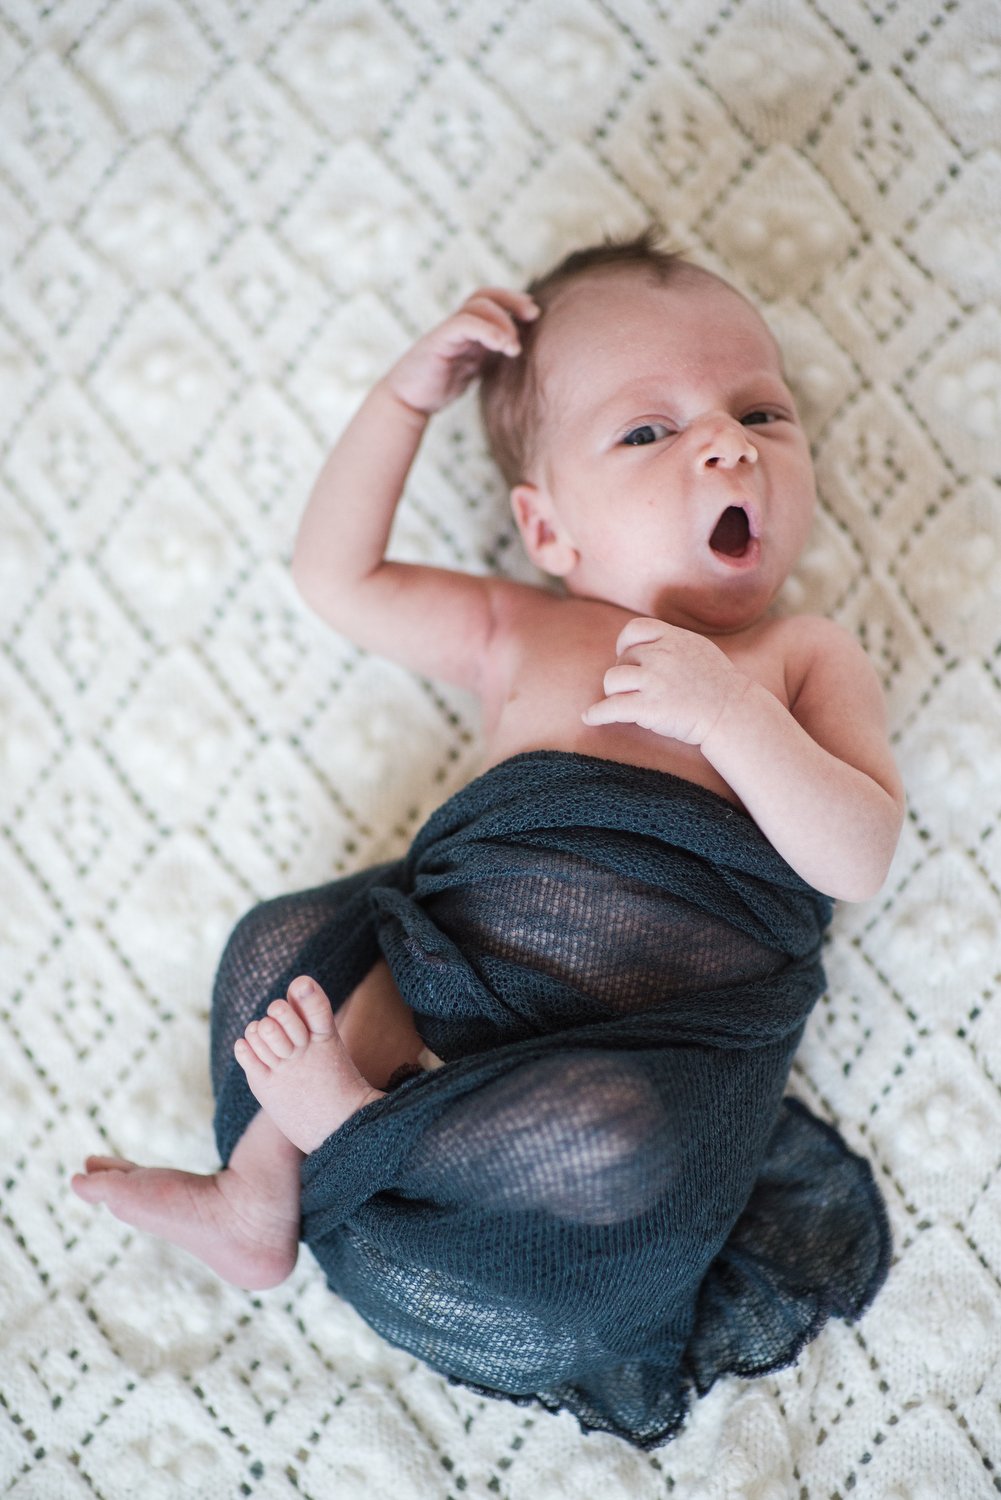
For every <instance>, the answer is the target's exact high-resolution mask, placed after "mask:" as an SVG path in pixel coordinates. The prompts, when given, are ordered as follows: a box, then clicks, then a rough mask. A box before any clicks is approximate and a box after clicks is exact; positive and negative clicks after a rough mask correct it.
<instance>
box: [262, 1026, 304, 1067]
mask: <svg viewBox="0 0 1001 1500" xmlns="http://www.w3.org/2000/svg"><path fill="white" fill-rule="evenodd" d="M257 1035H258V1037H259V1039H260V1040H261V1041H262V1042H263V1043H264V1045H265V1047H268V1048H270V1050H271V1052H272V1053H273V1054H274V1056H275V1057H276V1058H277V1059H278V1060H279V1061H280V1062H282V1061H284V1060H285V1058H287V1057H291V1056H292V1053H293V1052H294V1051H295V1044H294V1043H293V1042H292V1041H291V1040H290V1038H289V1035H288V1033H287V1032H286V1030H285V1028H284V1026H281V1025H279V1023H278V1022H277V1021H276V1020H275V1019H274V1017H273V1016H270V1015H268V1016H264V1017H262V1019H261V1020H260V1021H259V1022H258V1025H257ZM264 1061H267V1059H266V1058H265V1059H264Z"/></svg>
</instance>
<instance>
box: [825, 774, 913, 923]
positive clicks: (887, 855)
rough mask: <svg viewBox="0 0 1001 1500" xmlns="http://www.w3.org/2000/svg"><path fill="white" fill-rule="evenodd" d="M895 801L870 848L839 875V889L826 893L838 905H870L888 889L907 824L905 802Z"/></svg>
mask: <svg viewBox="0 0 1001 1500" xmlns="http://www.w3.org/2000/svg"><path fill="white" fill-rule="evenodd" d="M892 800H893V806H892V808H888V809H887V811H886V816H885V817H884V818H883V819H881V820H880V823H879V824H878V825H877V826H875V827H874V828H873V829H872V836H871V838H870V839H869V840H868V842H867V846H866V847H865V848H863V849H859V850H857V851H856V858H855V859H854V860H853V861H852V863H851V866H850V868H848V869H846V870H843V871H839V872H838V878H837V880H836V882H833V883H834V884H836V886H837V889H835V890H830V891H828V892H827V893H826V894H827V895H829V896H832V897H833V898H834V900H835V901H871V900H872V899H873V898H874V897H875V896H878V895H879V893H880V891H881V890H882V889H883V887H884V886H885V884H886V881H887V878H888V876H889V874H890V868H891V866H892V864H893V857H894V855H895V854H896V852H897V844H898V842H899V840H900V830H901V828H902V826H903V820H904V804H903V800H902V799H900V800H899V801H898V800H897V799H892Z"/></svg>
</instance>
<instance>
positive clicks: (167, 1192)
mask: <svg viewBox="0 0 1001 1500" xmlns="http://www.w3.org/2000/svg"><path fill="white" fill-rule="evenodd" d="M301 1160H302V1156H301V1154H300V1152H299V1151H298V1150H297V1149H296V1148H295V1146H293V1145H292V1143H291V1142H290V1141H289V1140H287V1139H286V1137H285V1136H284V1135H283V1134H282V1133H281V1131H279V1129H278V1127H277V1126H276V1125H274V1124H273V1123H272V1121H271V1120H270V1119H269V1118H268V1116H267V1115H266V1114H264V1113H261V1114H258V1115H255V1116H254V1118H253V1120H251V1122H250V1124H249V1125H248V1127H247V1129H246V1130H245V1131H244V1133H243V1135H242V1136H241V1138H240V1140H239V1141H238V1142H237V1145H236V1149H235V1150H234V1152H233V1155H232V1157H231V1158H230V1162H229V1166H228V1167H225V1168H223V1170H222V1171H220V1172H214V1173H212V1174H211V1175H209V1176H202V1175H200V1174H198V1173H196V1172H180V1171H176V1170H174V1169H173V1168H171V1167H138V1166H136V1165H135V1163H134V1162H130V1161H122V1160H121V1159H120V1158H118V1157H107V1156H90V1157H88V1158H87V1161H86V1164H85V1166H86V1170H85V1171H84V1172H81V1173H77V1175H76V1176H74V1177H73V1178H72V1179H71V1183H70V1185H71V1187H72V1189H73V1191H74V1192H75V1193H76V1195H77V1197H79V1198H83V1199H84V1200H85V1202H87V1203H104V1204H106V1205H107V1206H108V1208H109V1209H110V1210H111V1212H112V1213H113V1214H114V1215H115V1217H116V1218H118V1219H124V1221H125V1223H126V1224H132V1225H134V1226H135V1228H136V1229H142V1230H145V1231H146V1232H147V1233H149V1234H155V1235H159V1237H160V1238H161V1239H165V1240H169V1241H170V1243H171V1244H173V1245H179V1246H180V1247H181V1249H182V1250H188V1251H190V1253H191V1254H192V1255H196V1256H197V1257H198V1258H199V1260H202V1261H204V1262H205V1264H206V1265H207V1266H210V1267H211V1269H212V1270H213V1271H215V1272H216V1273H217V1274H218V1275H220V1276H222V1277H223V1278H224V1280H226V1281H229V1282H232V1283H233V1285H234V1286H241V1287H246V1288H247V1290H248V1291H260V1290H263V1289H264V1288H265V1287H270V1286H277V1285H278V1283H279V1282H281V1281H284V1280H285V1278H286V1277H287V1276H288V1275H289V1274H290V1273H291V1271H292V1268H293V1266H294V1265H295V1263H296V1259H297V1257H298V1253H299V1163H300V1162H301Z"/></svg>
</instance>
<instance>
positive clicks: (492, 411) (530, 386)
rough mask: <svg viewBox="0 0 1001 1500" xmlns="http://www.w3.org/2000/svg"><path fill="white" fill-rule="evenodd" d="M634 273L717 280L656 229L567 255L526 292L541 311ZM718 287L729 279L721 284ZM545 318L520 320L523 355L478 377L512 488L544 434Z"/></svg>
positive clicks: (493, 361)
mask: <svg viewBox="0 0 1001 1500" xmlns="http://www.w3.org/2000/svg"><path fill="white" fill-rule="evenodd" d="M602 272H603V273H605V274H606V275H607V274H608V273H612V274H615V273H620V274H622V275H625V276H636V277H638V278H640V279H641V280H643V281H646V282H648V283H650V284H652V285H654V286H664V287H666V286H672V285H673V286H677V287H679V288H680V287H683V286H684V285H685V284H686V282H687V283H688V284H691V281H692V280H695V279H697V278H699V277H703V278H706V279H707V280H712V281H718V280H719V278H718V277H715V276H713V274H712V272H711V271H705V270H703V269H702V267H701V266H695V265H693V264H692V263H691V262H690V261H686V260H685V259H684V258H683V257H682V256H681V255H680V254H678V253H677V252H676V251H673V250H664V249H661V248H660V247H659V246H658V244H657V239H656V234H655V231H654V230H653V229H652V228H651V229H647V230H645V231H644V232H643V233H642V234H640V235H637V236H636V237H635V238H634V239H629V240H625V239H623V240H611V239H609V240H604V241H602V242H601V243H600V244H597V245H588V246H586V247H584V248H583V249H581V250H574V251H572V252H571V253H570V254H569V255H565V256H564V257H563V259H562V260H560V261H559V262H558V263H557V264H556V265H554V266H552V267H551V268H550V269H549V270H548V271H546V272H544V273H543V274H542V275H541V276H537V277H536V278H535V279H534V281H530V282H529V284H528V286H527V287H526V288H525V290H526V291H527V292H528V294H529V295H530V296H531V297H532V298H533V300H534V301H535V302H536V304H537V306H538V308H539V310H540V312H542V313H545V312H547V311H548V310H549V309H550V308H551V307H553V306H554V305H555V304H556V303H557V302H558V301H559V300H560V298H561V296H562V295H563V294H564V293H566V292H567V291H568V290H569V289H570V288H571V287H574V286H577V285H578V284H580V283H581V282H583V281H584V280H585V278H587V279H588V282H589V285H591V286H594V287H597V281H596V278H597V276H598V274H599V273H602ZM719 284H720V285H725V283H723V282H720V283H719ZM547 326H548V325H547V323H546V322H544V321H541V320H540V321H536V322H535V323H523V324H521V328H520V333H521V349H522V352H521V356H520V358H518V359H506V358H504V357H503V356H502V355H494V356H493V357H492V358H490V359H488V361H487V363H486V366H485V368H484V371H483V375H482V378H481V380H480V411H481V413H482V417H483V425H484V427H485V429H486V434H487V442H488V443H489V445H490V452H491V454H492V456H493V458H494V461H495V463H496V464H497V467H498V468H499V469H500V471H501V473H502V474H503V476H504V478H505V479H506V480H507V483H508V484H509V485H510V486H511V487H512V488H513V487H514V486H515V485H516V484H519V483H520V482H521V481H522V480H524V479H527V478H528V477H529V474H530V473H531V470H532V467H533V465H534V463H535V461H536V458H537V456H538V447H539V443H540V440H541V439H542V436H543V425H544V424H543V417H544V414H545V406H546V396H545V389H544V385H543V380H542V372H541V369H540V360H539V344H540V334H541V332H542V330H543V329H544V328H545V327H547Z"/></svg>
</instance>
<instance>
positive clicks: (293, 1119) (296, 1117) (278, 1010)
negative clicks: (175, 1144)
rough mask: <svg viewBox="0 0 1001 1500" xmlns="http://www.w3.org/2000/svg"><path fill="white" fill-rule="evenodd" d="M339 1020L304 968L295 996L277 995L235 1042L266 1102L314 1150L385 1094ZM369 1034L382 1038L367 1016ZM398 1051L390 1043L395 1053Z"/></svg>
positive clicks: (288, 1131)
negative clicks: (362, 1067)
mask: <svg viewBox="0 0 1001 1500" xmlns="http://www.w3.org/2000/svg"><path fill="white" fill-rule="evenodd" d="M355 994H356V995H357V994H358V992H357V991H356V992H355ZM401 1003H402V1002H401ZM339 1020H340V1017H338V1021H336V1022H335V1020H334V1013H333V1010H332V1009H331V1006H330V1001H329V1000H328V999H327V996H326V995H325V994H324V992H323V990H321V989H320V987H319V985H318V984H316V982H315V981H314V980H312V979H309V978H307V977H306V976H305V975H303V976H302V977H301V978H299V979H296V980H294V981H293V982H292V984H291V985H290V987H289V992H288V999H286V1000H275V1001H273V1002H272V1003H271V1005H270V1006H269V1007H268V1013H267V1015H266V1016H264V1017H262V1019H261V1020H260V1021H251V1023H250V1025H249V1026H248V1027H247V1030H246V1034H245V1035H244V1036H243V1037H242V1038H240V1040H238V1041H237V1043H236V1045H235V1047H234V1053H235V1056H236V1060H237V1062H238V1063H239V1064H240V1066H241V1068H242V1069H243V1070H244V1072H245V1073H246V1075H247V1083H248V1085H249V1087H250V1090H251V1092H252V1093H253V1095H254V1097H255V1098H256V1099H257V1101H258V1103H259V1104H260V1106H261V1108H262V1110H264V1112H265V1113H266V1114H267V1115H268V1116H269V1117H270V1118H271V1120H272V1121H273V1122H274V1123H275V1125H276V1126H277V1127H278V1129H279V1130H280V1131H281V1132H282V1133H283V1134H284V1135H285V1136H287V1137H288V1139H289V1140H290V1141H291V1142H292V1143H293V1144H294V1145H296V1146H298V1147H299V1149H300V1150H301V1151H305V1152H307V1153H308V1152H310V1151H315V1150H316V1148H317V1146H319V1145H320V1144H321V1143H322V1142H323V1141H325V1140H326V1138H327V1136H328V1135H331V1134H332V1133H333V1131H335V1130H337V1129H338V1128H339V1127H340V1126H341V1125H343V1124H344V1121H345V1120H346V1119H347V1118H348V1117H349V1115H353V1114H354V1113H355V1112H356V1110H359V1109H361V1108H362V1107H363V1106H364V1105H366V1104H370V1103H372V1102H373V1100H375V1099H381V1098H383V1097H384V1095H383V1094H382V1092H381V1091H380V1090H379V1089H377V1088H374V1087H373V1086H372V1084H371V1083H369V1081H368V1079H367V1078H365V1077H363V1076H362V1073H361V1072H360V1071H359V1069H358V1067H357V1065H356V1063H355V1061H354V1060H353V1058H352V1055H351V1053H350V1052H349V1051H348V1049H347V1046H346V1045H345V1042H344V1040H343V1038H342V1036H341V1033H340V1030H339V1025H338V1023H339ZM368 1020H369V1021H370V1020H371V1017H369V1018H368ZM411 1024H412V1023H411ZM414 1035H415V1036H416V1032H415V1033H414ZM363 1036H364V1037H365V1038H368V1039H369V1040H370V1043H371V1047H372V1048H373V1049H374V1048H375V1046H376V1044H377V1042H378V1038H377V1037H376V1036H374V1035H371V1028H370V1026H369V1025H368V1024H366V1025H365V1027H364V1028H363ZM418 1044H419V1038H418ZM397 1051H398V1049H393V1048H391V1049H390V1057H391V1059H392V1058H393V1057H395V1054H396V1052H397ZM385 1065H386V1058H385V1057H383V1058H380V1059H379V1060H378V1071H385ZM373 1071H375V1069H373Z"/></svg>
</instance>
